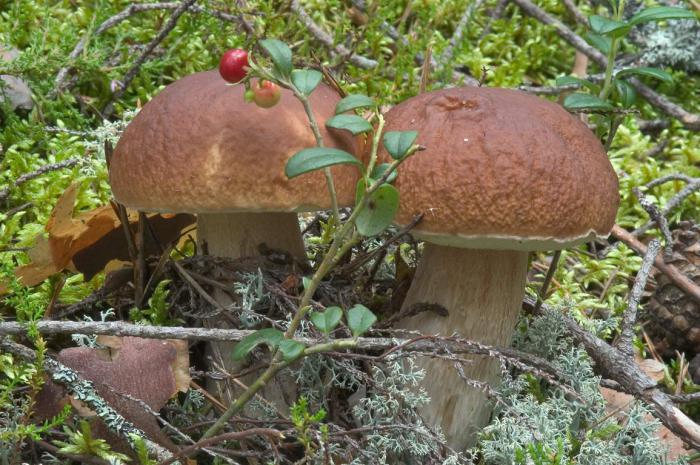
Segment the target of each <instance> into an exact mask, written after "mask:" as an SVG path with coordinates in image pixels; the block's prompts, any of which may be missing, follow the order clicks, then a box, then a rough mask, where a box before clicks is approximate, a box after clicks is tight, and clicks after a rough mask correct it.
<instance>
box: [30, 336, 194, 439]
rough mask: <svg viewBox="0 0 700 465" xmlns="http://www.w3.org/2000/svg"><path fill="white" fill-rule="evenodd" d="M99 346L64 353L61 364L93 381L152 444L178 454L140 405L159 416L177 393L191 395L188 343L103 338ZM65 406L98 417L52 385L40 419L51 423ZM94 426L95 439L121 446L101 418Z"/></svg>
mask: <svg viewBox="0 0 700 465" xmlns="http://www.w3.org/2000/svg"><path fill="white" fill-rule="evenodd" d="M98 342H100V343H101V344H103V345H105V347H104V348H88V347H74V348H69V349H64V350H62V351H61V352H59V354H58V356H57V359H58V361H59V362H61V363H63V364H64V365H66V366H68V367H70V368H72V369H74V370H75V371H77V372H78V373H79V374H80V376H82V377H83V378H84V379H86V380H89V381H92V383H93V385H94V387H95V390H96V391H97V392H98V394H99V395H100V396H101V397H102V398H103V399H104V400H105V401H107V403H108V404H109V405H110V406H112V408H114V409H115V410H116V411H117V412H119V413H120V414H121V415H122V416H123V417H124V418H126V419H127V420H129V421H130V422H132V423H133V424H134V425H136V426H137V427H138V428H140V429H141V430H143V431H144V432H145V433H146V434H147V435H148V436H149V438H151V439H152V440H154V441H156V442H158V443H159V444H161V445H163V446H164V447H167V448H169V449H172V450H174V448H175V445H174V444H173V443H172V442H171V441H170V440H169V439H168V437H167V436H166V435H165V434H164V433H163V432H162V431H161V430H160V426H159V425H158V422H157V420H156V418H155V416H154V415H152V414H151V413H150V412H149V411H148V410H147V409H145V408H144V406H143V405H142V404H141V402H143V403H145V404H146V405H148V406H149V407H150V408H151V409H152V410H154V411H156V412H157V411H159V410H160V409H162V408H163V407H164V406H165V404H166V403H167V402H168V400H169V399H170V398H171V397H173V396H174V395H175V394H176V393H177V392H178V391H183V392H184V391H186V390H187V389H188V386H189V382H190V379H189V352H188V350H187V341H180V340H157V339H143V338H137V337H123V338H122V337H117V336H100V337H99V338H98ZM66 401H70V402H71V403H72V404H73V405H75V406H76V407H77V408H76V410H77V411H78V413H79V414H80V415H82V416H88V417H95V413H94V412H92V411H91V410H90V409H89V408H87V407H85V406H84V405H81V404H82V403H81V402H79V401H77V400H75V399H73V398H72V397H71V396H68V395H67V394H66V391H65V389H63V388H62V387H61V386H59V385H57V384H55V383H53V382H50V383H47V384H46V385H45V386H44V388H43V389H42V391H41V392H40V393H39V395H38V397H37V406H36V409H35V411H36V412H37V416H38V417H39V419H45V418H50V417H51V416H53V415H55V414H56V413H57V412H58V411H60V408H61V406H62V405H63V404H64V403H65V402H66ZM92 425H93V426H94V427H95V428H94V429H93V432H95V435H96V436H98V433H99V436H98V437H100V436H101V437H104V438H105V439H107V440H108V441H109V442H110V444H112V443H113V442H114V443H116V444H121V443H122V438H119V437H117V436H116V435H114V434H113V433H111V432H109V431H108V430H107V428H106V426H105V425H104V424H103V423H102V421H101V420H99V419H98V418H93V422H92ZM127 449H128V448H127Z"/></svg>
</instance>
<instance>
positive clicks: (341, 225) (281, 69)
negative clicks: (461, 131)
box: [203, 39, 420, 438]
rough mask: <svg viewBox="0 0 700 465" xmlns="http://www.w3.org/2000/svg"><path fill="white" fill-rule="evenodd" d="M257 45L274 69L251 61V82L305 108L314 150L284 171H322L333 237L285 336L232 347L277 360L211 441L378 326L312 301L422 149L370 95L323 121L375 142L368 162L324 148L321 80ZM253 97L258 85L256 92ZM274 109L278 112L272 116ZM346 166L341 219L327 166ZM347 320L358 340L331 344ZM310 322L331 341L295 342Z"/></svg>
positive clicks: (380, 215)
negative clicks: (288, 376) (352, 181)
mask: <svg viewBox="0 0 700 465" xmlns="http://www.w3.org/2000/svg"><path fill="white" fill-rule="evenodd" d="M260 46H261V47H262V48H263V49H264V50H265V52H266V53H267V55H268V56H269V59H270V60H269V63H262V62H260V63H258V62H255V61H252V60H251V61H250V63H249V72H248V75H247V76H246V84H247V83H248V82H249V81H250V79H251V78H253V77H255V78H258V79H262V80H265V81H268V82H270V83H274V84H276V85H279V86H281V87H284V88H286V89H289V90H291V91H292V93H293V94H294V96H295V97H296V98H297V99H299V101H300V102H301V103H302V105H303V106H304V110H305V112H306V115H307V117H308V119H309V123H310V126H311V130H312V131H313V134H314V138H315V140H316V146H315V147H310V148H306V149H303V150H301V151H299V152H297V153H296V154H294V155H293V156H292V157H290V159H289V160H288V161H287V164H286V167H285V173H286V175H287V177H288V178H294V177H297V176H301V175H304V174H306V173H310V172H312V171H317V170H323V172H324V174H325V177H326V182H327V185H328V191H329V195H330V198H331V204H332V206H333V213H332V215H333V219H334V221H333V225H334V226H333V232H332V234H333V238H332V240H331V243H330V247H329V248H328V250H327V252H326V254H325V255H324V256H323V258H322V260H321V261H320V263H319V265H318V266H317V268H316V270H315V272H314V273H313V275H312V276H310V277H306V278H304V292H303V294H302V297H301V299H300V302H299V305H298V307H297V310H296V313H295V314H294V315H293V317H292V319H291V321H290V322H289V324H288V326H287V329H286V331H285V332H282V331H280V330H278V329H275V328H266V329H261V330H258V331H256V332H255V333H253V334H251V335H249V336H248V337H246V338H244V339H243V340H242V341H241V342H240V343H239V344H238V345H237V346H236V347H235V349H234V351H233V357H234V358H236V359H242V358H245V357H246V356H247V355H248V354H249V353H250V351H251V350H252V349H253V348H255V347H257V346H258V345H266V346H268V347H269V348H270V350H272V353H273V355H272V360H271V361H270V364H269V366H268V368H267V369H266V370H265V372H264V373H263V374H262V375H260V377H259V378H258V379H257V380H256V381H254V382H253V383H252V384H251V385H250V387H249V388H248V389H247V390H246V391H245V392H243V394H241V395H240V396H239V397H238V398H237V399H236V400H235V401H234V402H233V403H232V404H231V406H230V407H229V408H228V410H227V411H226V412H225V413H224V414H223V415H222V416H221V417H220V418H219V419H218V420H217V422H216V423H215V424H214V425H212V426H211V427H210V428H209V429H208V430H207V431H206V432H205V433H204V435H203V438H208V437H211V436H213V435H214V434H216V433H217V432H219V431H220V430H221V429H222V428H223V427H224V426H225V425H226V423H227V422H228V420H229V419H230V418H231V417H232V416H233V415H235V414H236V413H237V412H239V411H240V410H241V409H242V408H243V407H244V406H245V405H246V403H247V402H248V401H250V400H251V399H252V398H253V396H254V395H255V394H256V393H257V392H258V391H259V390H260V389H261V388H262V387H263V386H265V385H266V384H267V383H268V382H269V381H270V380H271V379H272V378H273V377H274V376H275V375H276V374H277V373H278V372H279V371H280V370H281V369H283V368H285V367H287V366H289V365H290V364H292V363H294V362H295V361H297V360H299V359H301V358H303V357H305V356H308V355H312V354H318V353H322V352H328V351H333V350H342V349H350V348H353V347H356V346H357V343H358V340H357V338H358V337H359V336H361V335H362V334H364V333H366V332H367V331H368V330H369V329H370V327H371V326H372V325H373V324H374V323H375V321H376V320H377V317H376V316H375V315H374V314H373V313H372V311H370V310H369V309H368V308H367V307H365V306H364V305H361V304H356V305H354V306H352V307H351V308H350V309H348V310H347V311H344V310H343V309H342V308H340V307H335V306H334V307H328V308H326V309H325V311H323V312H312V311H311V299H312V297H313V295H314V293H315V292H316V290H317V289H318V286H319V285H320V284H321V281H322V280H323V278H324V277H325V276H326V275H327V274H328V272H329V271H330V270H331V269H333V267H334V266H335V265H336V264H337V263H338V262H339V261H340V259H341V258H342V257H343V256H344V255H345V254H346V253H347V252H348V251H349V250H350V249H351V248H352V247H353V246H354V245H356V244H357V243H358V242H359V241H360V240H361V239H362V238H363V237H368V236H374V235H377V234H379V233H381V232H382V231H384V230H385V229H386V228H387V227H388V226H389V225H390V224H391V222H392V221H393V219H394V216H395V215H396V212H397V210H398V206H399V193H398V191H397V190H396V188H395V187H394V186H393V185H392V184H391V181H392V180H393V179H394V178H395V176H396V170H397V169H398V167H399V166H400V165H401V163H403V162H404V161H405V160H407V159H408V158H409V157H411V156H412V155H414V154H415V153H416V152H417V151H418V150H419V149H420V146H418V145H416V144H415V140H416V137H417V136H418V134H417V133H416V132H415V131H405V132H404V131H390V132H387V133H386V134H383V128H384V119H383V117H382V115H381V114H380V113H379V111H378V108H377V105H376V103H375V102H374V100H373V99H371V98H370V97H368V96H366V95H359V94H354V95H349V96H347V97H345V98H343V99H342V100H341V101H340V102H338V105H337V106H336V109H335V110H336V111H335V113H336V115H335V116H334V117H332V118H330V119H329V120H328V121H326V126H328V127H332V128H336V129H340V130H345V131H348V132H350V133H351V134H353V135H355V136H359V135H364V136H365V137H367V138H368V141H369V142H370V143H371V151H370V157H369V160H368V162H367V164H366V165H365V164H363V163H362V162H361V161H360V160H359V159H358V158H357V157H355V155H353V154H351V153H348V152H346V151H343V150H340V149H335V148H329V147H324V144H323V137H322V135H321V132H320V130H319V126H318V121H317V120H316V118H315V116H314V113H313V111H312V109H311V105H310V104H309V99H308V97H309V95H311V93H312V92H313V91H314V89H315V88H316V87H317V86H318V85H319V83H320V82H321V79H322V74H321V73H320V72H319V71H317V70H313V69H294V67H293V65H292V51H291V50H290V48H289V47H288V46H287V45H286V44H285V43H284V42H281V41H279V40H275V39H266V40H263V41H261V42H260ZM253 91H254V92H255V86H253ZM360 109H361V110H369V114H370V116H369V117H368V118H364V117H362V116H360V115H358V114H356V113H355V110H360ZM270 111H274V109H272V110H270ZM380 143H382V144H383V145H384V147H385V148H386V150H387V152H388V153H389V154H390V155H391V157H392V158H393V161H392V162H391V163H383V164H378V160H377V151H378V148H379V144H380ZM340 164H347V165H352V166H355V167H356V168H357V169H358V170H359V171H360V174H361V176H360V180H359V182H358V184H357V195H356V199H355V206H354V208H353V210H352V213H351V214H350V216H349V217H348V218H347V219H346V220H345V221H342V222H341V220H340V214H339V211H338V201H337V196H336V191H335V187H334V182H333V175H332V174H331V170H330V167H331V166H333V165H340ZM343 317H344V319H345V324H346V325H347V327H348V328H349V329H350V331H351V333H352V335H353V337H352V338H346V339H332V338H330V337H329V335H330V333H331V331H333V329H334V328H335V327H336V326H338V325H339V324H340V323H341V321H342V320H343ZM307 318H308V320H309V322H310V324H312V325H314V326H315V327H316V328H317V329H318V330H319V331H320V332H321V333H323V334H324V335H325V336H326V339H325V340H324V341H322V342H320V343H317V344H314V345H309V346H307V345H306V344H304V343H302V342H300V341H298V340H295V336H296V333H297V330H298V329H299V326H300V324H301V323H302V321H304V320H306V319H307Z"/></svg>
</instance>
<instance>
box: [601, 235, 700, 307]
mask: <svg viewBox="0 0 700 465" xmlns="http://www.w3.org/2000/svg"><path fill="white" fill-rule="evenodd" d="M611 234H612V236H613V237H614V238H615V239H617V240H619V241H622V242H624V243H625V244H626V245H627V246H629V247H630V248H631V249H632V250H634V251H635V252H637V253H638V254H640V255H646V253H647V246H645V245H644V244H642V243H641V242H640V241H639V240H638V239H637V238H636V237H634V236H633V235H632V234H631V233H630V232H629V231H627V230H625V229H624V228H621V227H620V226H618V225H615V226H613V228H612V231H611ZM654 266H655V267H656V268H657V269H658V270H659V271H661V272H662V273H664V274H665V275H666V276H668V277H669V279H671V281H673V282H674V284H675V285H676V286H678V287H679V288H680V289H682V290H683V291H684V292H685V293H686V294H688V295H689V296H690V297H692V298H693V299H694V300H695V301H697V302H700V287H699V286H698V285H697V284H695V283H694V282H693V281H691V280H690V279H689V278H688V277H687V276H686V275H684V274H683V273H681V272H680V271H678V268H676V267H675V266H673V265H671V264H669V263H665V262H664V260H663V257H661V256H657V257H656V258H655V259H654Z"/></svg>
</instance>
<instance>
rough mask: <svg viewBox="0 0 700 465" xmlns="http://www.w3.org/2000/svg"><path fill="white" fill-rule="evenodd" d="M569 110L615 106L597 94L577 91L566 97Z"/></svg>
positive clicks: (604, 108) (601, 108)
mask: <svg viewBox="0 0 700 465" xmlns="http://www.w3.org/2000/svg"><path fill="white" fill-rule="evenodd" d="M564 107H566V109H567V110H612V109H613V108H614V107H613V106H612V105H611V104H609V103H608V102H606V101H605V100H601V99H599V98H598V97H596V96H595V95H591V94H582V93H580V92H576V93H573V94H570V95H567V97H566V98H565V99H564Z"/></svg>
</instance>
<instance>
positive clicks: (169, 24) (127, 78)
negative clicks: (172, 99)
mask: <svg viewBox="0 0 700 465" xmlns="http://www.w3.org/2000/svg"><path fill="white" fill-rule="evenodd" d="M196 1H197V0H184V1H183V2H182V3H181V4H180V5H179V6H178V7H177V8H176V9H175V11H173V14H172V15H170V18H168V21H166V23H165V24H164V25H163V27H162V28H161V29H160V31H158V34H156V36H155V37H154V38H153V40H151V41H150V42H149V43H148V45H146V48H145V49H144V50H143V52H142V53H141V55H139V57H138V58H136V61H134V64H133V65H131V68H129V70H128V71H127V72H126V74H125V75H124V79H123V80H122V82H121V86H120V87H119V89H118V90H117V91H116V92H115V93H114V95H112V100H111V101H110V102H109V103H108V104H107V106H106V107H105V109H104V111H103V112H102V113H103V115H102V116H103V117H104V118H109V116H110V115H111V114H112V112H113V111H114V103H115V102H116V101H117V100H119V99H120V98H121V97H122V96H123V95H124V93H125V92H126V90H127V89H128V88H129V86H130V85H131V81H133V80H134V78H135V77H136V75H137V74H138V73H139V70H140V69H141V65H143V64H144V63H145V62H146V60H147V59H148V57H149V56H150V55H151V53H153V50H155V48H156V47H157V46H158V44H160V43H161V42H163V40H165V38H166V37H167V36H168V34H170V31H172V30H173V29H175V26H176V25H177V21H178V19H180V16H182V14H183V13H184V12H185V11H187V10H188V9H189V8H190V7H191V6H192V5H193V4H194V2H196Z"/></svg>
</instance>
